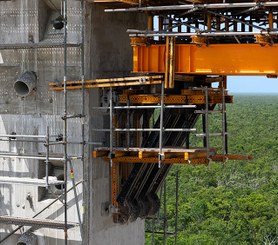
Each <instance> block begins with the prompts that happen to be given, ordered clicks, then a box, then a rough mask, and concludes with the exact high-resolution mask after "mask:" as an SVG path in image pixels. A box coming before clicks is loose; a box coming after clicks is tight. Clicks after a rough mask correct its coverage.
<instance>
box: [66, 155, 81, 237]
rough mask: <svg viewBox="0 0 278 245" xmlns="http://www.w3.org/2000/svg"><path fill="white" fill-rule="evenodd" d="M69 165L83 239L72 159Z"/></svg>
mask: <svg viewBox="0 0 278 245" xmlns="http://www.w3.org/2000/svg"><path fill="white" fill-rule="evenodd" d="M69 164H70V177H71V182H72V186H73V193H74V200H75V206H76V211H77V217H78V222H79V228H80V234H81V239H82V237H83V233H82V223H81V222H82V221H81V214H80V209H79V205H78V195H77V191H76V183H75V179H74V169H73V164H72V161H71V159H69Z"/></svg>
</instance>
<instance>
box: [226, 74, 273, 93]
mask: <svg viewBox="0 0 278 245" xmlns="http://www.w3.org/2000/svg"><path fill="white" fill-rule="evenodd" d="M228 90H229V91H230V92H231V93H276V94H278V78H266V77H261V76H257V77H249V76H242V77H240V76H230V77H228Z"/></svg>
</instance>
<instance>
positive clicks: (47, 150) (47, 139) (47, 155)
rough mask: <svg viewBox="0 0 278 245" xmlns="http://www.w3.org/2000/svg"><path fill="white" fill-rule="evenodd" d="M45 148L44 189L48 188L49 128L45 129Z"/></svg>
mask: <svg viewBox="0 0 278 245" xmlns="http://www.w3.org/2000/svg"><path fill="white" fill-rule="evenodd" d="M45 147H46V156H45V177H46V189H48V187H49V178H48V177H49V176H48V175H49V171H48V170H49V169H48V167H49V126H47V127H46V142H45Z"/></svg>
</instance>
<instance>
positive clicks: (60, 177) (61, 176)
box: [55, 174, 65, 190]
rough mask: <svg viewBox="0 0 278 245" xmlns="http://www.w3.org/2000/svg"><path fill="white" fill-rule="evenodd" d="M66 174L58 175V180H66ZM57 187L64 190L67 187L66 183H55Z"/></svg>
mask: <svg viewBox="0 0 278 245" xmlns="http://www.w3.org/2000/svg"><path fill="white" fill-rule="evenodd" d="M64 179H65V178H64V175H63V174H60V175H59V176H58V177H57V180H62V181H64ZM55 187H56V188H57V189H58V190H63V189H64V188H65V185H64V184H59V185H55Z"/></svg>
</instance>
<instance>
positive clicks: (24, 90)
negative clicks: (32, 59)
mask: <svg viewBox="0 0 278 245" xmlns="http://www.w3.org/2000/svg"><path fill="white" fill-rule="evenodd" d="M36 82H37V76H36V73H35V72H33V71H26V72H24V73H22V74H21V76H20V77H19V78H18V79H17V80H16V82H15V83H14V90H15V92H16V94H17V95H18V96H20V97H26V96H28V95H30V94H31V92H32V91H33V90H34V89H35V88H36Z"/></svg>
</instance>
